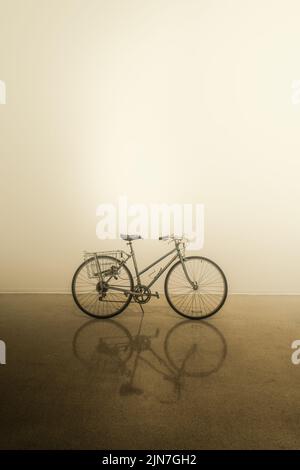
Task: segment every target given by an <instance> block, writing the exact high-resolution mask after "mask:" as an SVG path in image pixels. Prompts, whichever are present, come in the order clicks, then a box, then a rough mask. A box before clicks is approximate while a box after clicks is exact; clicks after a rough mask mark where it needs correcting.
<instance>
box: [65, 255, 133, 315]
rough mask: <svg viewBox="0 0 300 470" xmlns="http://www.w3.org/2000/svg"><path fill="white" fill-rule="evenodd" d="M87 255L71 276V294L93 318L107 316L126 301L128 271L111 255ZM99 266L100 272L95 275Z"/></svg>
mask: <svg viewBox="0 0 300 470" xmlns="http://www.w3.org/2000/svg"><path fill="white" fill-rule="evenodd" d="M97 259H98V261H97V263H96V262H95V258H94V257H91V258H89V259H87V260H86V261H84V262H83V263H82V264H81V265H80V266H79V268H78V269H77V271H76V272H75V274H74V276H73V280H72V294H73V298H74V300H75V303H76V304H77V306H78V307H79V308H80V309H81V310H82V311H83V312H84V313H86V314H87V315H90V316H91V317H94V318H111V317H113V316H115V315H118V314H119V313H121V312H122V311H123V310H124V309H125V308H126V307H127V306H128V305H129V303H130V301H131V299H132V294H128V291H132V290H133V279H132V275H131V273H130V271H129V269H128V268H127V266H125V265H123V266H120V263H119V261H118V260H117V259H116V258H114V257H112V256H97ZM99 267H100V271H101V276H100V275H99V272H98V271H99ZM100 278H102V280H100Z"/></svg>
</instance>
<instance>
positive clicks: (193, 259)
mask: <svg viewBox="0 0 300 470" xmlns="http://www.w3.org/2000/svg"><path fill="white" fill-rule="evenodd" d="M184 263H185V268H186V270H187V273H188V275H189V278H190V279H191V281H193V282H194V283H197V286H198V287H197V289H196V290H195V289H193V287H192V286H191V285H190V283H189V281H188V279H187V277H186V275H185V273H184V270H183V267H182V264H181V261H178V262H177V263H175V264H174V265H173V266H172V267H171V269H170V271H169V272H168V274H167V276H166V280H165V294H166V298H167V301H168V302H169V304H170V306H171V307H172V308H173V309H174V310H175V312H177V313H179V314H180V315H182V316H183V317H186V318H191V319H193V320H195V319H202V318H207V317H210V316H211V315H214V314H215V313H217V312H218V311H219V310H220V308H221V307H222V306H223V305H224V302H225V300H226V297H227V291H228V288H227V281H226V278H225V275H224V273H223V271H222V270H221V268H220V267H219V266H218V265H217V264H216V263H214V262H213V261H211V260H209V259H208V258H203V257H201V256H188V257H186V258H184Z"/></svg>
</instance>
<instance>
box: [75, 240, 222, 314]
mask: <svg viewBox="0 0 300 470" xmlns="http://www.w3.org/2000/svg"><path fill="white" fill-rule="evenodd" d="M120 237H121V238H122V239H123V240H124V241H126V242H127V245H128V246H129V250H130V252H129V253H127V252H125V251H123V250H115V251H103V252H95V253H87V252H86V253H85V255H84V261H83V263H82V264H81V265H80V266H79V267H78V268H77V270H76V271H75V274H74V276H73V280H72V295H73V298H74V301H75V303H76V305H77V306H78V307H79V308H80V309H81V310H82V311H83V312H84V313H86V314H87V315H89V316H91V317H94V318H111V317H114V316H115V315H118V314H120V313H121V312H123V310H125V309H126V308H127V307H128V305H129V304H130V302H131V300H132V299H133V300H134V301H135V302H137V303H138V304H140V306H141V308H142V305H143V304H145V303H147V302H149V301H150V299H151V298H152V297H156V298H159V294H158V292H155V293H152V292H151V287H152V286H153V284H154V283H155V282H156V281H157V280H158V279H159V278H160V276H161V275H162V274H163V273H164V272H165V271H166V270H167V269H168V268H169V267H170V269H169V271H168V273H167V275H166V278H165V283H164V291H165V295H166V299H167V301H168V303H169V305H170V306H171V307H172V309H173V310H175V312H177V313H179V314H180V315H182V316H183V317H186V318H190V319H203V318H207V317H210V316H212V315H214V314H215V313H217V312H218V311H219V310H220V309H221V307H222V306H223V305H224V303H225V300H226V297H227V292H228V287H227V280H226V277H225V274H224V273H223V271H222V269H221V268H220V267H219V266H218V265H217V264H216V263H215V262H214V261H211V260H210V259H208V258H205V257H202V256H186V255H185V247H186V243H187V241H188V240H187V239H185V238H183V237H175V236H164V237H159V240H164V241H170V242H174V244H175V246H174V248H173V249H172V250H171V251H169V252H168V253H166V254H164V255H163V256H161V257H160V258H158V259H157V260H155V261H154V262H153V263H151V264H149V265H148V266H146V267H145V268H144V269H143V270H142V271H139V270H138V265H137V260H136V256H135V252H134V249H133V245H132V242H133V241H134V240H138V239H141V238H142V237H141V236H140V235H122V234H121V235H120ZM171 255H174V256H173V257H172V258H171V259H170V260H169V261H168V262H167V263H166V264H165V266H163V267H161V268H160V269H159V271H158V273H157V274H156V275H155V276H154V278H153V279H152V280H151V282H149V284H147V285H145V284H142V282H141V276H142V275H143V274H144V273H146V272H147V271H148V270H149V269H151V268H153V267H154V266H156V265H157V264H158V263H160V262H161V261H163V260H164V259H165V258H167V257H168V256H171ZM130 259H132V261H133V268H134V272H135V280H136V283H134V280H133V276H132V274H131V271H130V270H129V268H128V266H127V263H128V261H129V260H130ZM176 260H177V262H176V263H175V264H173V263H174V261H176ZM171 265H172V266H171ZM142 310H143V308H142Z"/></svg>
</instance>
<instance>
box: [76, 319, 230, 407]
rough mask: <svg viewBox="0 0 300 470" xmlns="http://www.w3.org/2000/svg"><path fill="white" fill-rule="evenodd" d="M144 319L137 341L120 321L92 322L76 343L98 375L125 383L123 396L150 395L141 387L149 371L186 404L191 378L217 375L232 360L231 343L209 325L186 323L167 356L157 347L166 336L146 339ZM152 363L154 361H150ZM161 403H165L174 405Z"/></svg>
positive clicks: (174, 334)
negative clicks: (139, 376) (144, 370)
mask: <svg viewBox="0 0 300 470" xmlns="http://www.w3.org/2000/svg"><path fill="white" fill-rule="evenodd" d="M143 320H144V316H143V315H142V316H141V320H140V323H139V326H138V331H137V333H136V334H135V335H132V334H131V333H130V332H129V330H128V329H127V328H126V327H125V326H124V324H122V323H121V322H120V321H116V320H104V321H101V322H99V321H98V320H90V321H88V322H87V323H84V324H83V325H82V326H81V327H80V328H79V329H78V330H77V332H76V333H75V335H74V338H73V352H74V355H75V356H76V357H77V359H79V360H80V361H81V362H82V363H83V364H84V365H85V366H86V367H87V368H88V369H89V371H90V372H92V373H93V374H95V373H97V375H99V374H100V375H101V377H102V379H104V378H105V377H106V376H107V375H110V374H119V375H120V376H122V377H125V381H124V383H123V384H122V385H121V386H120V388H119V394H120V395H121V396H129V395H141V394H142V393H143V392H144V390H143V389H142V388H141V387H140V386H137V385H135V379H136V373H137V370H138V368H139V367H140V366H141V365H144V366H147V367H149V368H150V369H152V370H153V371H155V372H156V373H157V374H160V375H161V376H162V377H163V378H164V379H165V380H167V381H169V382H170V383H172V384H173V390H174V399H176V400H179V399H180V398H181V391H182V389H183V388H184V380H185V378H187V377H194V378H197V377H198V378H200V377H207V376H209V375H210V374H212V373H215V372H217V371H218V370H219V369H220V367H221V366H222V364H223V362H224V359H225V357H226V354H227V345H226V341H225V338H224V337H223V335H222V334H221V333H220V331H219V330H218V329H217V328H216V327H215V326H213V325H212V324H211V323H209V322H207V321H201V322H199V321H191V320H183V321H180V322H179V323H176V324H175V325H174V326H173V327H172V328H171V329H170V330H169V331H168V332H167V334H166V336H165V340H164V345H163V348H164V355H165V357H163V356H162V355H160V354H158V353H157V352H156V351H155V349H154V348H153V346H152V343H153V341H152V340H153V339H154V338H158V337H159V333H160V330H159V329H156V331H155V332H154V333H153V334H152V335H145V334H142V326H143ZM146 352H147V356H149V357H151V360H150V359H148V358H147V357H146V354H145V353H146ZM174 399H173V400H172V401H170V402H169V401H165V400H161V399H160V400H159V401H160V402H162V403H171V402H173V401H174Z"/></svg>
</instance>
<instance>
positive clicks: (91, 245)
mask: <svg viewBox="0 0 300 470" xmlns="http://www.w3.org/2000/svg"><path fill="white" fill-rule="evenodd" d="M299 17H300V3H299V1H298V0H285V1H274V0H251V1H250V0H249V1H248V0H230V1H229V0H205V1H204V0H203V1H200V0H151V1H148V0H51V1H50V0H26V1H22V0H19V1H18V0H0V79H1V80H3V81H5V83H6V93H7V96H6V101H7V102H6V104H5V105H0V156H1V199H0V206H1V207H0V214H1V246H0V250H1V257H0V259H1V271H0V289H1V291H2V292H14V291H17V292H31V291H32V292H53V291H61V292H65V291H68V290H69V286H70V279H71V276H72V272H73V270H74V268H75V266H76V265H77V264H78V263H79V262H80V259H81V252H82V251H83V250H84V249H88V250H95V249H99V250H101V249H106V248H108V247H111V246H112V245H114V246H117V247H121V246H122V242H120V241H117V242H116V243H113V242H110V241H107V242H100V241H99V240H98V239H97V237H96V224H97V222H98V219H97V217H96V208H97V206H98V205H99V204H100V203H102V202H112V203H115V202H117V198H118V197H119V196H120V195H124V194H125V195H127V197H128V200H129V201H130V202H131V203H135V202H140V203H147V204H150V203H160V202H166V203H174V202H179V203H184V202H186V203H194V204H195V203H203V204H204V205H205V243H204V248H203V250H202V251H201V252H202V254H205V255H207V256H209V257H211V258H213V259H215V260H216V261H217V262H218V263H219V264H220V265H221V266H222V267H223V269H224V270H225V272H226V274H227V276H228V280H229V283H230V289H231V291H232V292H247V293H300V287H299V278H300V264H299V254H300V253H299V251H300V250H299V228H300V223H299V222H300V220H299V219H300V215H299V201H300V185H299V174H300V162H299V160H300V137H299V136H300V132H299V129H300V103H299V99H298V97H299V94H298V90H297V87H298V85H299V83H298V82H297V80H300V53H299V44H300V28H299ZM293 86H294V89H293V88H292V87H293ZM136 247H137V254H138V255H139V256H140V260H141V264H144V263H146V262H147V261H150V259H151V258H152V257H153V256H155V255H156V254H157V255H159V254H160V253H161V252H162V251H163V249H164V248H165V247H164V246H163V245H161V244H159V242H154V241H143V242H142V241H141V242H140V241H139V242H137V244H136Z"/></svg>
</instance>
